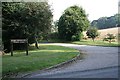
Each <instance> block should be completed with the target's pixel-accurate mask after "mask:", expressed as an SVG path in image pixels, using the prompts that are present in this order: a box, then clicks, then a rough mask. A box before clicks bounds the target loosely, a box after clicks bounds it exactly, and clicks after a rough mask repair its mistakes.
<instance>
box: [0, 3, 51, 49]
mask: <svg viewBox="0 0 120 80" xmlns="http://www.w3.org/2000/svg"><path fill="white" fill-rule="evenodd" d="M51 22H52V12H51V10H50V6H49V5H48V3H47V2H39V3H30V2H29V3H13V2H9V3H8V2H4V3H2V26H3V27H2V29H3V36H2V37H3V44H4V49H7V50H9V49H10V39H14V38H15V39H16V38H17V39H19V38H20V39H21V38H27V39H28V41H29V43H30V44H31V43H34V42H35V43H36V47H37V48H38V45H37V38H38V37H39V36H43V34H47V33H48V32H50V29H51Z"/></svg>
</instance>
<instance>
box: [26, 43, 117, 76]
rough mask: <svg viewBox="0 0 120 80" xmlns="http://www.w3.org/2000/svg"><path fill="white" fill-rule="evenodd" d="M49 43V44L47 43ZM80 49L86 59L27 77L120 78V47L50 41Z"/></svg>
mask: <svg viewBox="0 0 120 80" xmlns="http://www.w3.org/2000/svg"><path fill="white" fill-rule="evenodd" d="M46 45H48V44H46ZM49 45H59V46H65V47H71V48H75V49H77V50H80V51H81V52H82V53H83V55H84V59H82V60H77V61H76V62H74V63H71V64H69V65H68V66H63V67H60V68H56V69H52V70H49V71H44V72H42V73H39V72H36V73H33V74H31V75H28V76H26V77H27V78H118V47H100V46H87V45H75V44H65V43H49Z"/></svg>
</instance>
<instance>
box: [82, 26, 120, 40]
mask: <svg viewBox="0 0 120 80" xmlns="http://www.w3.org/2000/svg"><path fill="white" fill-rule="evenodd" d="M119 30H120V27H116V28H108V29H101V30H98V32H99V33H100V36H99V38H100V39H103V38H105V37H106V35H107V34H108V33H110V34H114V35H116V36H117V35H118V33H120V32H119ZM83 35H84V36H85V37H86V31H85V32H83Z"/></svg>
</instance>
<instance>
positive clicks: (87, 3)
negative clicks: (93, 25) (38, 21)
mask: <svg viewBox="0 0 120 80" xmlns="http://www.w3.org/2000/svg"><path fill="white" fill-rule="evenodd" d="M48 2H49V4H50V5H51V8H52V9H53V20H54V21H56V20H59V18H60V16H61V15H62V13H63V12H64V10H65V9H66V8H68V7H70V6H73V5H78V6H80V7H82V8H83V9H84V10H85V11H86V14H88V19H89V20H90V21H93V20H97V19H98V18H100V17H109V16H113V15H114V14H116V13H118V0H48Z"/></svg>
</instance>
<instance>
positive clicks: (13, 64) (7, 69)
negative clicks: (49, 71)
mask: <svg viewBox="0 0 120 80" xmlns="http://www.w3.org/2000/svg"><path fill="white" fill-rule="evenodd" d="M33 48H34V47H32V48H31V47H30V49H31V50H29V55H28V56H26V55H25V51H14V53H13V54H14V56H10V54H6V55H4V56H3V57H2V62H3V65H2V66H3V68H2V69H3V75H5V76H6V74H16V73H18V72H19V73H20V72H28V71H35V70H41V69H44V68H47V67H50V66H53V65H56V64H58V63H61V62H64V61H66V60H69V59H72V58H74V57H75V56H76V55H78V54H79V51H77V50H75V49H71V48H66V47H61V46H53V45H40V49H33Z"/></svg>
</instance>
